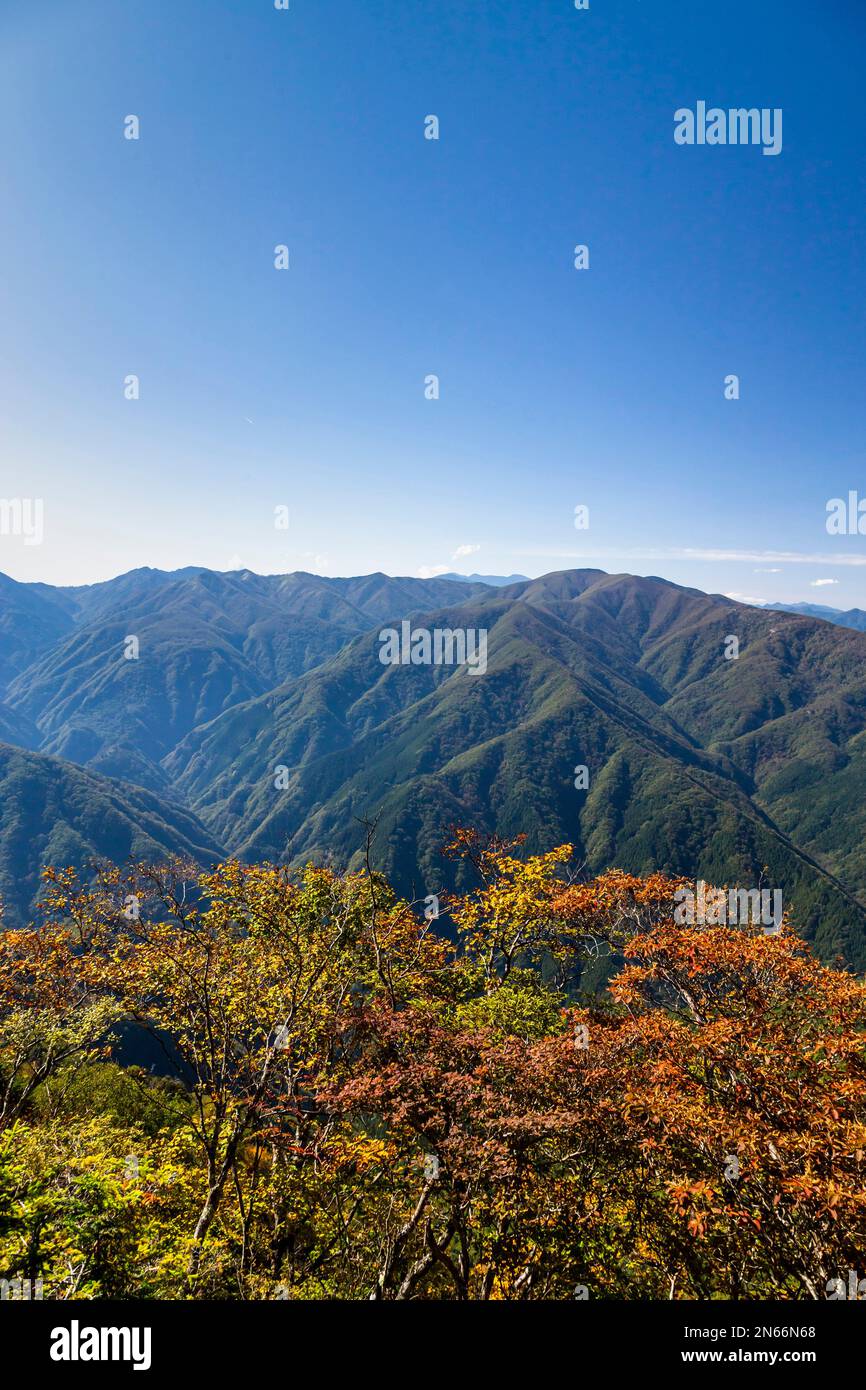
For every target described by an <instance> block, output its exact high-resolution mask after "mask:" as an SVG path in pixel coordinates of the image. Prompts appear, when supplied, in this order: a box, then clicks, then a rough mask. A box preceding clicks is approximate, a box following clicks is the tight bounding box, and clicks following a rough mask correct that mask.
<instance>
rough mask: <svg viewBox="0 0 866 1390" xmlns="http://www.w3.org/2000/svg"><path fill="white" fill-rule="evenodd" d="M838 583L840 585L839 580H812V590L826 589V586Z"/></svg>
mask: <svg viewBox="0 0 866 1390" xmlns="http://www.w3.org/2000/svg"><path fill="white" fill-rule="evenodd" d="M838 583H839V580H838V579H813V580H812V588H813V589H823V587H824V585H825V584H838Z"/></svg>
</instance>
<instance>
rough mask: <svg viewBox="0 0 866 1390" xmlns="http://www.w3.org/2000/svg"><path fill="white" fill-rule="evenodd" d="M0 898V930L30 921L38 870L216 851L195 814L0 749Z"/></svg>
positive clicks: (37, 757)
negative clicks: (0, 908)
mask: <svg viewBox="0 0 866 1390" xmlns="http://www.w3.org/2000/svg"><path fill="white" fill-rule="evenodd" d="M0 806H2V807H3V814H2V818H0V900H2V902H3V909H4V910H3V925H4V926H7V927H9V926H20V925H23V924H24V923H25V922H26V921H27V920H29V919H30V918H31V917H32V914H33V909H34V904H35V902H36V899H37V897H38V894H39V888H40V878H39V875H40V872H41V870H42V869H43V868H44V867H45V866H46V865H53V866H55V867H65V866H67V865H71V866H73V867H75V868H78V869H85V870H86V869H88V868H89V866H90V865H91V864H92V862H93V861H94V860H108V861H110V862H112V863H114V864H123V863H124V862H125V861H126V860H128V859H133V860H149V861H159V860H161V859H165V858H167V857H168V856H170V855H172V854H179V855H183V856H187V857H189V858H191V859H194V860H195V861H196V862H197V863H200V864H210V863H212V862H214V861H216V860H218V859H220V858H222V857H223V856H222V850H221V848H220V846H219V845H218V844H217V842H216V841H215V840H214V839H213V837H212V836H211V835H210V833H209V832H208V831H207V830H205V828H204V827H203V826H202V825H201V824H200V822H199V821H198V820H196V818H195V816H193V815H191V814H190V813H189V812H188V811H184V810H183V809H182V808H181V807H179V806H176V805H172V804H171V803H168V802H163V801H160V800H159V798H157V797H155V796H153V795H152V794H151V793H150V792H146V791H144V790H142V789H141V788H140V787H130V786H127V785H126V784H125V783H123V782H118V781H114V780H112V779H109V778H106V777H99V776H97V775H96V774H94V773H92V772H88V771H86V770H85V769H83V768H79V767H75V766H74V765H73V764H71V763H67V762H62V761H61V760H60V759H59V758H50V757H46V756H45V755H44V754H42V753H32V752H26V751H24V750H22V749H20V748H12V747H10V746H9V745H8V744H2V743H0Z"/></svg>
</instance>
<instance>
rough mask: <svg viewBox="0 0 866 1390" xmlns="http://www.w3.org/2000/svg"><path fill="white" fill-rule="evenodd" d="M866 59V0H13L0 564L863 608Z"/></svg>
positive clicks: (2, 280) (39, 574)
mask: <svg viewBox="0 0 866 1390" xmlns="http://www.w3.org/2000/svg"><path fill="white" fill-rule="evenodd" d="M864 61H866V8H864V6H863V5H862V4H861V3H859V0H856V2H855V0H820V3H819V2H818V0H785V2H784V3H783V0H760V3H758V0H729V3H724V4H723V3H717V4H704V3H697V0H680V2H675V0H591V7H590V9H589V10H588V11H576V10H575V9H574V5H573V0H532V3H529V2H528V0H496V2H495V0H472V2H471V3H470V0H435V3H433V0H430V2H429V3H423V0H291V8H290V9H289V11H288V12H281V11H276V10H275V9H274V8H273V3H272V0H182V2H181V0H75V3H74V4H70V3H68V0H41V3H37V0H0V123H2V136H3V138H2V156H0V178H2V183H0V190H2V198H0V285H2V301H0V303H2V321H0V345H2V359H3V360H2V374H0V418H2V479H0V496H2V497H6V498H15V497H19V496H31V497H41V498H43V499H44V508H45V539H44V543H43V544H42V545H41V546H25V545H24V544H23V539H22V538H21V537H20V536H0V569H2V570H3V571H5V572H7V573H10V574H12V575H14V576H15V577H16V578H21V579H44V580H47V581H50V582H53V583H81V582H86V581H89V580H95V579H101V578H107V577H109V576H111V575H113V574H117V573H119V572H121V571H123V570H126V569H130V568H132V567H134V566H137V565H143V564H149V565H154V566H159V567H162V568H174V567H177V566H181V565H185V564H203V565H209V566H212V567H214V568H217V569H229V568H236V567H238V566H240V565H246V566H248V567H249V568H251V569H255V570H259V571H262V572H275V571H283V570H291V569H299V568H303V569H317V568H318V569H320V570H321V571H322V572H323V573H328V574H354V573H364V572H367V571H370V570H374V569H383V570H385V571H387V572H390V573H408V574H415V573H418V572H419V571H420V572H427V571H428V570H432V569H433V568H435V567H444V568H449V569H459V570H463V571H468V570H473V569H477V570H480V571H481V572H482V573H502V572H505V573H509V572H511V571H514V570H517V571H521V572H523V573H527V574H539V573H542V572H544V571H546V570H550V569H560V568H564V567H567V566H570V565H580V564H590V565H593V566H598V567H600V568H604V569H611V570H631V571H632V572H635V573H639V574H653V573H655V574H662V575H664V576H666V577H668V578H671V579H674V580H676V581H677V582H679V583H686V584H693V585H695V586H697V587H700V588H704V589H708V590H713V591H723V592H728V593H735V594H738V595H744V596H750V597H756V598H765V599H772V598H779V599H783V600H791V601H793V600H797V599H807V600H812V601H817V602H824V603H830V604H833V605H834V606H839V607H848V606H851V605H854V604H858V605H862V606H866V537H860V536H854V537H831V536H828V534H827V532H826V528H825V506H826V502H827V500H828V499H829V498H831V497H834V496H839V495H844V494H846V493H847V491H848V490H849V489H851V488H854V489H859V490H860V491H861V493H862V495H863V496H866V447H864V446H866V433H864V424H866V410H864V389H863V388H864V363H866V354H864V317H866V262H864V209H866V197H864V194H866V188H864V182H866V180H864V148H866V119H864V112H866V105H864V102H863V99H862V73H863V70H864ZM698 100H706V101H707V102H708V103H709V104H710V105H719V106H722V107H725V108H727V107H731V106H756V107H771V108H775V107H780V108H782V109H783V111H784V125H783V131H784V145H783V150H782V153H781V154H780V155H779V156H778V157H776V158H768V157H764V156H763V155H762V153H761V150H760V149H759V148H754V147H740V146H726V147H709V146H704V147H697V146H696V147H681V146H677V145H676V144H675V143H674V140H673V130H674V119H673V117H674V111H675V110H676V109H677V108H679V107H683V106H691V107H694V106H695V104H696V103H697V101H698ZM129 114H135V115H138V116H139V117H140V121H141V138H140V140H139V141H137V142H136V141H128V140H125V139H124V138H123V121H124V117H125V116H127V115H129ZM430 114H436V115H437V116H438V117H439V120H440V123H441V130H440V139H439V141H438V142H435V141H428V140H425V139H424V118H425V116H427V115H430ZM278 243H285V244H287V245H288V246H289V248H290V258H291V268H290V269H289V270H288V271H286V272H280V271H276V270H275V269H274V268H273V258H274V246H275V245H276V244H278ZM576 243H587V244H588V245H589V247H590V269H589V271H586V272H578V271H576V270H575V269H574V268H573V264H572V260H573V255H572V250H573V247H574V246H575V244H576ZM130 373H135V374H137V375H138V376H139V378H140V382H141V398H140V400H138V401H127V400H125V399H124V394H123V381H124V378H125V377H126V376H127V374H130ZM429 373H436V374H437V375H438V376H439V377H440V381H441V397H440V399H439V400H438V401H428V400H425V397H424V379H425V377H426V376H427V375H428V374H429ZM729 373H737V374H738V375H739V377H740V380H741V398H740V399H739V400H738V401H726V400H725V399H724V392H723V383H724V378H725V376H726V375H727V374H729ZM580 503H582V504H586V505H588V506H589V508H590V529H589V530H588V531H581V532H578V531H576V530H575V527H574V524H573V514H574V508H575V506H576V505H577V504H580ZM279 505H286V506H288V507H289V509H290V526H289V529H288V531H278V530H276V529H275V528H274V524H273V516H274V508H275V507H276V506H279ZM468 547H478V549H477V550H473V551H472V552H471V553H468V554H467V553H466V552H467V549H468ZM455 556H456V557H457V558H456V559H455V558H454V557H455ZM779 556H783V557H785V558H779ZM766 571H771V572H770V573H767V572H766ZM772 571H777V572H775V573H774V572H772ZM818 580H824V581H829V580H832V581H837V582H834V583H825V584H823V585H819V584H817V583H816V581H818Z"/></svg>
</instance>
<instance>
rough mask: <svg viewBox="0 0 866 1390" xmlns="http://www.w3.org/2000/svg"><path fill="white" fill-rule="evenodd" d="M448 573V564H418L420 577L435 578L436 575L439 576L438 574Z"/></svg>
mask: <svg viewBox="0 0 866 1390" xmlns="http://www.w3.org/2000/svg"><path fill="white" fill-rule="evenodd" d="M447 573H448V566H447V565H419V566H418V578H419V579H435V578H436V576H437V574H447Z"/></svg>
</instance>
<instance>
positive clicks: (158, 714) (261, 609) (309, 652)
mask: <svg viewBox="0 0 866 1390" xmlns="http://www.w3.org/2000/svg"><path fill="white" fill-rule="evenodd" d="M17 587H18V588H21V587H26V586H17ZM455 591H456V593H455ZM479 591H482V586H480V585H472V586H465V585H464V586H462V587H461V588H459V589H458V588H457V586H456V585H454V584H451V583H448V582H447V581H440V580H417V579H390V578H389V577H388V576H386V575H383V574H374V575H367V576H363V577H361V578H358V579H345V580H344V579H325V578H322V577H321V576H318V575H310V574H292V575H273V576H263V575H255V574H252V573H251V572H250V571H248V570H241V571H238V572H236V573H232V574H214V573H212V572H211V571H208V570H199V569H190V570H182V571H179V572H178V573H177V574H176V575H170V574H164V573H162V572H161V571H158V570H136V571H133V572H132V573H131V574H129V575H122V576H120V578H119V579H116V580H112V581H110V582H109V583H107V584H101V585H94V586H92V587H91V588H89V589H85V590H63V591H58V592H59V593H60V594H61V595H62V599H63V602H64V603H65V605H66V606H67V608H69V609H71V611H73V612H74V615H75V621H74V623H73V624H72V626H71V627H69V628H68V629H67V630H65V632H64V633H63V634H61V635H59V637H58V639H57V640H56V641H55V642H54V643H53V645H51V646H50V647H49V648H48V649H47V650H46V651H45V652H44V653H43V654H42V655H40V656H39V657H37V659H36V660H35V661H34V662H33V663H32V664H31V665H30V666H28V667H27V668H26V669H25V670H23V671H21V672H20V673H19V674H18V675H17V676H16V677H15V678H14V679H13V680H12V681H11V683H10V685H9V687H8V690H7V692H6V697H5V698H6V703H7V705H8V706H9V707H10V708H11V709H12V711H13V712H15V713H16V714H18V715H20V716H23V718H24V719H25V720H26V721H28V722H29V724H30V725H31V726H32V725H36V726H37V727H38V729H39V736H38V746H39V748H40V749H41V750H42V751H44V752H47V753H52V754H55V755H57V756H59V757H64V758H68V759H71V760H73V761H75V762H78V763H81V764H82V765H87V766H91V767H93V768H94V769H95V770H98V771H100V772H103V773H105V774H107V775H110V776H119V777H123V778H124V779H126V780H129V781H133V782H137V783H139V784H141V785H142V786H146V787H149V788H150V789H151V790H154V791H157V792H160V793H163V794H164V793H168V792H170V790H171V788H170V785H169V783H168V782H167V780H166V778H165V775H164V773H163V771H162V769H161V767H160V765H159V764H160V760H161V759H162V758H163V757H164V756H165V755H166V754H167V753H169V752H170V751H171V750H172V749H173V748H174V747H175V745H176V744H177V743H178V741H179V740H180V739H181V738H183V736H184V735H185V734H187V733H188V732H189V731H190V730H191V729H193V728H195V727H196V725H199V724H202V723H205V722H207V721H209V720H211V719H213V718H214V717H215V716H216V715H218V714H220V713H221V712H222V711H223V710H226V709H229V708H231V706H233V705H236V704H239V703H241V702H242V701H244V700H247V699H250V698H251V697H254V696H257V695H261V694H263V693H264V692H265V691H267V690H269V689H271V688H272V687H273V686H274V685H276V684H278V683H279V682H280V681H282V680H284V679H285V678H286V677H287V676H293V675H299V674H301V673H302V672H304V671H306V670H308V669H310V668H311V667H313V666H315V665H317V664H318V663H319V662H320V661H322V660H324V659H326V658H327V657H328V656H330V655H332V654H333V653H334V652H336V651H338V650H339V648H340V647H341V646H342V645H343V643H344V642H345V641H346V640H347V639H348V638H349V637H351V636H353V635H354V634H355V633H357V632H361V631H364V630H365V629H366V628H367V627H369V626H370V624H371V623H374V622H376V621H377V620H379V619H382V620H384V619H386V618H395V617H396V618H400V617H403V616H404V615H406V614H408V613H411V612H412V611H414V610H416V609H417V608H418V607H420V606H424V605H426V604H427V603H429V602H441V601H442V600H443V598H445V599H447V600H448V601H450V600H451V599H453V598H455V597H457V596H459V594H460V593H472V592H479ZM130 638H135V639H136V640H137V643H138V651H137V656H134V657H130V656H128V655H127V653H128V651H129V650H130V648H129V645H128V643H129V639H130Z"/></svg>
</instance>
